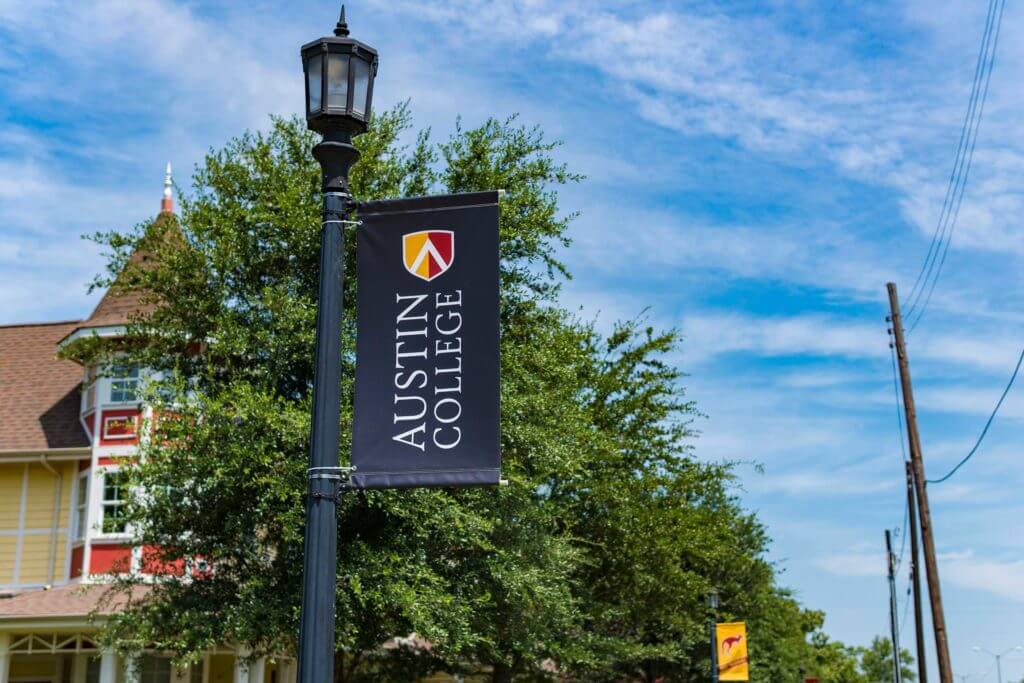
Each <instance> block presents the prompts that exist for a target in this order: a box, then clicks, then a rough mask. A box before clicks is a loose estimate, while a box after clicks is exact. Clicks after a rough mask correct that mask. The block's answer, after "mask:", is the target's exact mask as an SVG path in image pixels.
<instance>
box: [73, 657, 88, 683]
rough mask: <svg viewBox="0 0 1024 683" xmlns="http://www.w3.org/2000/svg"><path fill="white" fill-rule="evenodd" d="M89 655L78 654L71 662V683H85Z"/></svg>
mask: <svg viewBox="0 0 1024 683" xmlns="http://www.w3.org/2000/svg"><path fill="white" fill-rule="evenodd" d="M88 667H89V655H85V654H81V653H79V654H77V655H75V656H74V657H73V658H72V660H71V683H85V677H86V672H87V670H88Z"/></svg>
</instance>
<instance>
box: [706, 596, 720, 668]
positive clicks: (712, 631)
mask: <svg viewBox="0 0 1024 683" xmlns="http://www.w3.org/2000/svg"><path fill="white" fill-rule="evenodd" d="M708 608H709V609H710V610H711V623H710V624H709V625H708V632H709V635H710V636H711V681H712V683H718V633H717V631H718V625H717V621H718V591H717V590H715V589H711V592H710V593H708Z"/></svg>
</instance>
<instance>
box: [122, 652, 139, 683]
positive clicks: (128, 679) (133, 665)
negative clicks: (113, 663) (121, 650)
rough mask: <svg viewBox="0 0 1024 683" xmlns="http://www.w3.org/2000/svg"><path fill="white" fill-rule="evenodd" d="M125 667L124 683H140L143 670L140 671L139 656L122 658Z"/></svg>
mask: <svg viewBox="0 0 1024 683" xmlns="http://www.w3.org/2000/svg"><path fill="white" fill-rule="evenodd" d="M121 665H122V666H123V667H124V683H139V681H140V680H141V678H142V677H141V675H140V674H141V673H142V672H141V671H139V659H138V658H137V657H125V658H123V659H122V660H121Z"/></svg>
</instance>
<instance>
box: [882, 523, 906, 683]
mask: <svg viewBox="0 0 1024 683" xmlns="http://www.w3.org/2000/svg"><path fill="white" fill-rule="evenodd" d="M885 564H886V566H888V568H889V630H890V633H891V634H892V636H891V637H892V680H893V681H895V683H903V662H901V661H900V651H901V648H900V621H899V620H900V616H899V612H898V611H897V610H898V607H897V602H896V556H895V555H893V554H892V534H890V533H889V530H888V529H886V530H885Z"/></svg>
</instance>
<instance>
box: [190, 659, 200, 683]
mask: <svg viewBox="0 0 1024 683" xmlns="http://www.w3.org/2000/svg"><path fill="white" fill-rule="evenodd" d="M188 680H189V683H203V660H201V659H200V660H199V661H198V662H196V663H195V664H192V665H191V666H189V667H188Z"/></svg>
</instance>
